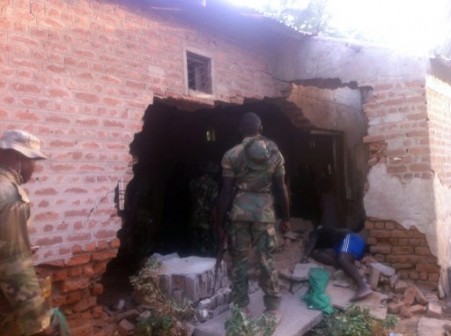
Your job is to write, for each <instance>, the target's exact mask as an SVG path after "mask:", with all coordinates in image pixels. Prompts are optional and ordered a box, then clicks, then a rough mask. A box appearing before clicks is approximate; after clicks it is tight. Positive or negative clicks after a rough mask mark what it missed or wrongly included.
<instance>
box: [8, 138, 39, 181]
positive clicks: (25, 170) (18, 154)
mask: <svg viewBox="0 0 451 336" xmlns="http://www.w3.org/2000/svg"><path fill="white" fill-rule="evenodd" d="M40 147H41V141H40V140H39V139H38V138H37V137H35V136H34V135H32V134H30V133H28V132H25V131H22V130H10V131H5V132H4V133H3V136H2V137H1V138H0V164H2V165H4V166H6V167H8V168H10V169H13V170H15V171H16V172H17V173H19V175H20V176H21V177H22V179H23V182H24V183H25V182H28V181H29V180H30V178H31V176H32V175H33V172H34V169H35V162H36V160H43V159H46V158H47V157H46V156H45V155H44V154H42V153H41V150H40Z"/></svg>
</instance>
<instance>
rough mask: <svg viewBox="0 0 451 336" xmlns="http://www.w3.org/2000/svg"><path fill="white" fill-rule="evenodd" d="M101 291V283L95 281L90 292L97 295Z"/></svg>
mask: <svg viewBox="0 0 451 336" xmlns="http://www.w3.org/2000/svg"><path fill="white" fill-rule="evenodd" d="M102 293H103V285H102V284H101V283H96V284H94V285H93V286H92V288H91V294H92V295H94V296H98V295H100V294H102Z"/></svg>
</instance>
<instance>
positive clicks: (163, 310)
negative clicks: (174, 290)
mask: <svg viewBox="0 0 451 336" xmlns="http://www.w3.org/2000/svg"><path fill="white" fill-rule="evenodd" d="M161 267H162V265H161V263H160V262H159V261H157V260H156V259H155V258H152V257H151V258H149V259H148V260H147V261H146V264H145V265H144V266H143V267H142V268H141V270H140V271H139V273H138V275H136V276H132V277H130V283H131V284H132V286H133V289H134V291H135V294H136V295H137V296H138V297H139V298H140V300H141V301H142V302H143V303H146V304H147V305H149V311H150V316H149V317H148V318H147V319H145V320H142V321H139V322H138V323H137V325H136V329H135V336H184V335H185V334H186V331H185V330H184V328H183V326H182V324H181V323H177V322H178V321H186V320H190V319H192V317H193V315H194V309H193V307H192V303H191V302H190V301H188V300H185V301H184V302H182V303H177V302H175V301H172V300H170V299H169V298H168V297H167V296H166V294H165V293H164V292H163V291H162V290H161V288H160V286H159V281H158V272H159V270H160V269H161Z"/></svg>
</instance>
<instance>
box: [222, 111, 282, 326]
mask: <svg viewBox="0 0 451 336" xmlns="http://www.w3.org/2000/svg"><path fill="white" fill-rule="evenodd" d="M261 130H262V125H261V121H260V118H259V117H258V116H257V115H256V114H255V113H252V112H249V113H246V114H245V115H244V116H243V117H242V119H241V122H240V131H241V133H242V134H243V135H244V139H243V141H242V143H241V144H239V145H237V146H235V147H233V148H232V149H230V150H228V151H227V152H226V153H225V154H224V156H223V159H222V169H223V173H222V176H223V182H222V188H221V193H220V196H219V223H220V224H222V225H224V222H225V216H226V213H227V211H229V216H230V220H231V223H230V227H229V228H228V232H229V239H230V240H229V241H230V242H229V249H230V253H231V257H232V301H233V303H234V304H235V305H237V306H238V307H240V308H242V309H243V310H245V311H246V310H247V305H248V304H249V295H248V288H249V284H248V273H247V261H248V256H249V247H250V246H252V247H253V248H254V249H255V254H256V257H257V260H258V264H259V271H260V277H259V285H260V287H261V288H262V290H263V292H264V297H263V300H264V304H265V307H266V311H265V314H268V315H274V316H275V317H276V318H277V319H280V316H279V315H280V313H279V306H280V292H279V280H278V276H277V270H276V269H275V266H274V262H273V258H272V255H273V253H274V252H275V250H276V248H277V241H276V235H275V225H274V224H275V220H276V218H275V211H274V198H273V194H272V191H274V196H275V197H277V200H278V201H279V203H280V206H281V211H282V221H281V224H280V229H281V231H282V232H285V231H287V230H288V229H289V226H290V223H289V218H290V217H289V210H288V195H287V188H286V185H285V181H284V175H285V168H284V159H283V156H282V154H281V153H280V151H279V149H278V148H277V145H276V144H275V143H274V142H273V141H271V140H269V139H267V138H265V137H263V136H262V135H260V132H261Z"/></svg>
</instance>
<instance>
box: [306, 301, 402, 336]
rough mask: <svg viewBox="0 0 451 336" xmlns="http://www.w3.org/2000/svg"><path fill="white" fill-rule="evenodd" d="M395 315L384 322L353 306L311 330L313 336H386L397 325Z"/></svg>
mask: <svg viewBox="0 0 451 336" xmlns="http://www.w3.org/2000/svg"><path fill="white" fill-rule="evenodd" d="M396 323H397V321H396V318H395V317H394V316H393V315H388V316H387V318H386V319H385V320H384V321H379V320H376V319H374V318H373V317H372V316H371V315H370V312H369V310H368V309H362V308H360V307H359V306H351V307H349V308H348V309H346V310H345V311H337V312H336V313H335V314H331V315H328V316H325V317H324V318H323V320H322V321H321V322H320V323H319V324H318V325H317V326H316V327H315V328H313V329H312V330H311V332H310V333H309V335H311V336H330V335H334V336H386V335H388V331H389V330H390V329H391V328H393V327H394V326H395V325H396Z"/></svg>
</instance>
